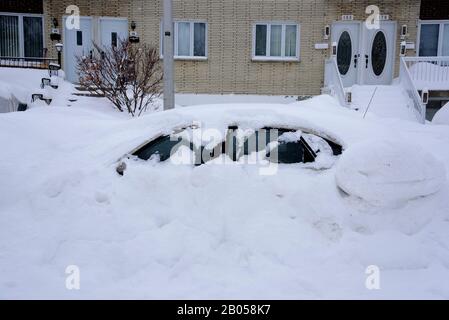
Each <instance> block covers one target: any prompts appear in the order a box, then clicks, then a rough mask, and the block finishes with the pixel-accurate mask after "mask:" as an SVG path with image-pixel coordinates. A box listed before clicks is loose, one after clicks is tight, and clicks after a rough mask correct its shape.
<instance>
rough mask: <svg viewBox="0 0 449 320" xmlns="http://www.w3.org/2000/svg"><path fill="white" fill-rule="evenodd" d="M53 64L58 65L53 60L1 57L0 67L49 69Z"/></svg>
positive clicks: (56, 61)
mask: <svg viewBox="0 0 449 320" xmlns="http://www.w3.org/2000/svg"><path fill="white" fill-rule="evenodd" d="M51 63H58V59H52V58H25V57H0V67H7V68H30V69H48V66H49V65H50V64H51Z"/></svg>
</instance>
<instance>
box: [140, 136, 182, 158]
mask: <svg viewBox="0 0 449 320" xmlns="http://www.w3.org/2000/svg"><path fill="white" fill-rule="evenodd" d="M181 142H182V138H181V137H178V138H176V139H174V138H173V137H170V136H162V137H159V138H157V139H155V140H153V141H151V142H149V143H148V144H146V145H145V146H143V147H142V148H140V149H139V150H137V151H136V152H134V153H133V154H132V155H133V156H136V157H138V158H139V159H142V160H145V161H146V160H150V159H152V158H154V157H158V160H159V161H160V162H164V161H167V160H168V159H170V156H171V155H172V152H173V151H174V148H176V147H177V146H178V147H179V145H180V143H181Z"/></svg>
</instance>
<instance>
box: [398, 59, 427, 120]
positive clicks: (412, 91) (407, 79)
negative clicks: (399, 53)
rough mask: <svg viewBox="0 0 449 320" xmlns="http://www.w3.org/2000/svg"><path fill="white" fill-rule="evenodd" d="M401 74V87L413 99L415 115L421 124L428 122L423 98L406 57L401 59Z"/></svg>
mask: <svg viewBox="0 0 449 320" xmlns="http://www.w3.org/2000/svg"><path fill="white" fill-rule="evenodd" d="M400 64H401V66H400V73H399V79H400V81H401V85H402V87H403V88H404V90H405V91H406V92H407V95H408V96H409V98H410V99H411V101H412V103H413V109H414V111H415V114H416V116H417V118H418V120H419V121H420V122H421V123H425V122H426V105H425V104H424V103H423V102H422V99H421V96H420V95H419V93H418V89H417V87H416V85H415V82H414V81H413V78H412V75H411V73H410V71H409V67H408V65H407V62H406V60H405V57H402V58H401V62H400Z"/></svg>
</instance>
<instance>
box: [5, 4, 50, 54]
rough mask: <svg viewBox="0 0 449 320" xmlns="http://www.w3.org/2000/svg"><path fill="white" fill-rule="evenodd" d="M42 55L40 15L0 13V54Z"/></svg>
mask: <svg viewBox="0 0 449 320" xmlns="http://www.w3.org/2000/svg"><path fill="white" fill-rule="evenodd" d="M43 55H44V28H43V17H42V15H33V14H14V13H12V14H11V13H0V56H2V57H26V58H40V57H43Z"/></svg>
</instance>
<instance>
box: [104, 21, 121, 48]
mask: <svg viewBox="0 0 449 320" xmlns="http://www.w3.org/2000/svg"><path fill="white" fill-rule="evenodd" d="M100 38H101V45H102V46H103V48H111V47H112V46H114V47H117V46H119V45H120V42H121V41H124V40H126V39H127V38H128V20H127V19H122V18H100Z"/></svg>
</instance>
